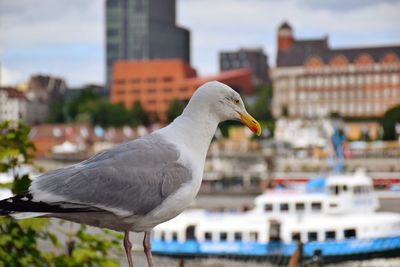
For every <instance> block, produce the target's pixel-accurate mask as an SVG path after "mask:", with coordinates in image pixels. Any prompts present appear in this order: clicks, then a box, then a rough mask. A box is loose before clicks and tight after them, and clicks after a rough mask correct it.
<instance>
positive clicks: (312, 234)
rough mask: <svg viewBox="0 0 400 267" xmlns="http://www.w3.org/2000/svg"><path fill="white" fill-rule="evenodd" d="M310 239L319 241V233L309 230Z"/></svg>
mask: <svg viewBox="0 0 400 267" xmlns="http://www.w3.org/2000/svg"><path fill="white" fill-rule="evenodd" d="M307 236H308V241H309V242H310V241H317V240H318V234H317V232H308V235H307Z"/></svg>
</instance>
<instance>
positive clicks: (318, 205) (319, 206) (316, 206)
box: [311, 202, 322, 211]
mask: <svg viewBox="0 0 400 267" xmlns="http://www.w3.org/2000/svg"><path fill="white" fill-rule="evenodd" d="M321 209H322V204H321V202H311V210H312V211H319V210H321Z"/></svg>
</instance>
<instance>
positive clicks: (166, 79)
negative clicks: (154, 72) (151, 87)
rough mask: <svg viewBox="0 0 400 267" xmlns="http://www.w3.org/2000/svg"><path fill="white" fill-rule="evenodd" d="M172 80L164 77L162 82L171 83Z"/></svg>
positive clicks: (169, 77)
mask: <svg viewBox="0 0 400 267" xmlns="http://www.w3.org/2000/svg"><path fill="white" fill-rule="evenodd" d="M173 80H174V78H173V77H171V76H167V77H164V78H163V81H164V82H172V81H173Z"/></svg>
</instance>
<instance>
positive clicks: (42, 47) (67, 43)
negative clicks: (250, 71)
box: [0, 0, 400, 85]
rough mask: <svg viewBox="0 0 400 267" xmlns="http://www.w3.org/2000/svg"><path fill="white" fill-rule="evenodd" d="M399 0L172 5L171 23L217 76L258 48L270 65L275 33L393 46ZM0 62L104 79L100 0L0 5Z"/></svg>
mask: <svg viewBox="0 0 400 267" xmlns="http://www.w3.org/2000/svg"><path fill="white" fill-rule="evenodd" d="M399 10H400V0H382V1H373V0H349V1H334V0H324V1H317V0H280V1H278V0H248V1H243V0H178V1H177V15H178V17H177V21H178V24H179V25H182V26H183V27H186V28H188V29H190V30H191V36H192V45H191V48H192V64H193V66H194V67H195V68H197V69H198V70H199V73H201V74H211V73H215V72H217V71H218V68H219V67H218V53H219V52H220V51H221V50H236V49H238V48H240V47H262V48H264V50H265V51H266V52H267V53H268V56H269V58H270V64H271V65H273V62H274V59H275V53H276V29H277V27H278V25H279V24H280V23H281V22H282V21H284V20H288V21H289V22H290V23H291V24H292V26H293V27H294V31H295V35H296V37H297V38H318V37H322V36H324V35H329V41H330V44H331V45H332V46H333V47H338V46H340V47H344V46H359V45H376V44H393V43H399V42H400V33H399V31H398V25H400V17H399V16H398V13H399ZM0 24H1V27H0V62H1V64H2V65H3V67H5V68H6V69H7V70H8V71H9V72H11V73H13V74H12V75H9V77H10V78H9V79H11V80H14V81H17V80H18V79H21V78H25V79H28V78H29V76H30V75H31V74H33V73H38V72H41V73H46V72H47V73H50V74H54V75H57V76H62V77H65V78H66V79H67V82H68V84H70V85H79V84H82V83H86V82H98V83H102V82H103V81H104V0H80V1H71V0H57V1H54V0H42V1H40V3H38V1H36V0H18V1H1V0H0Z"/></svg>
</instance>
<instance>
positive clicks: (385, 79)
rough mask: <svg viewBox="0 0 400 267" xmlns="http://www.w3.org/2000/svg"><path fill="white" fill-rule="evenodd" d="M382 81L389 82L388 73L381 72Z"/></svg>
mask: <svg viewBox="0 0 400 267" xmlns="http://www.w3.org/2000/svg"><path fill="white" fill-rule="evenodd" d="M382 81H383V82H384V83H389V74H383V75H382Z"/></svg>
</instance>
